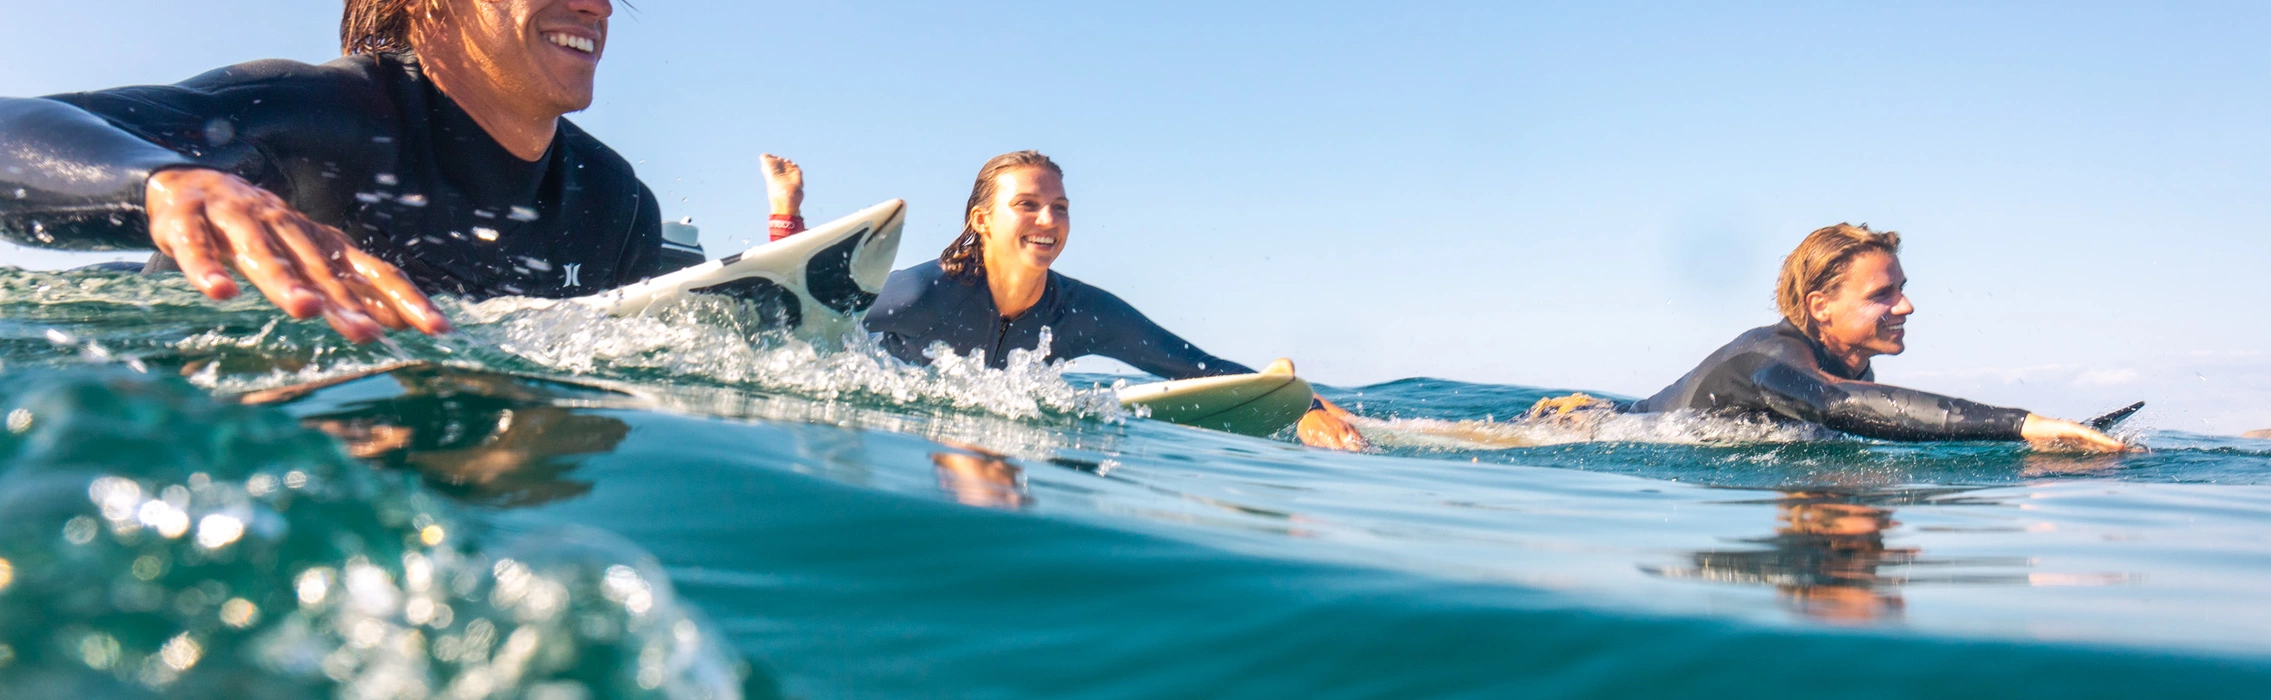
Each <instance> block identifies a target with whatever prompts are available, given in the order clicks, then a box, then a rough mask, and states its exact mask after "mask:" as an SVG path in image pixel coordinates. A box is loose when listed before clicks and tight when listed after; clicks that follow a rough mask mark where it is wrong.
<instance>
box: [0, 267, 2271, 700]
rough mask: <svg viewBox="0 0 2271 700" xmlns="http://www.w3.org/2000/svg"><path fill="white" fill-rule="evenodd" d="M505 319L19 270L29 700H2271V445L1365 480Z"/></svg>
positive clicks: (14, 664) (1704, 459)
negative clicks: (356, 311)
mask: <svg viewBox="0 0 2271 700" xmlns="http://www.w3.org/2000/svg"><path fill="white" fill-rule="evenodd" d="M507 306H509V305H496V304H491V305H483V306H468V305H462V304H453V305H452V306H451V308H452V310H453V311H454V313H455V316H456V317H457V318H459V319H460V321H461V326H463V327H464V330H463V331H462V332H461V333H459V334H456V335H454V336H451V337H447V338H442V339H426V338H416V337H409V336H397V337H396V338H395V340H396V344H394V345H392V346H368V347H354V346H349V345H346V344H344V343H341V342H339V341H337V340H336V339H334V338H332V337H331V336H330V334H329V331H328V330H326V329H324V328H322V327H321V326H320V325H318V324H309V323H298V322H292V321H289V320H280V319H279V317H278V316H277V315H276V314H275V313H274V312H273V310H272V309H270V308H269V307H267V306H266V305H265V304H264V303H262V302H258V301H251V300H239V301H232V302H226V303H218V302H209V301H206V300H203V299H202V298H200V297H198V296H196V295H195V293H194V292H192V291H191V290H189V289H188V288H186V287H184V286H180V285H179V284H178V283H177V282H171V281H165V280H162V279H160V280H150V279H144V278H139V277H134V276H127V275H112V274H106V273H92V272H86V273H78V272H75V273H62V274H56V273H36V272H21V271H12V270H0V363H4V367H0V372H4V373H0V399H4V400H5V401H6V402H7V404H6V406H4V407H0V408H4V409H5V410H6V411H7V415H8V416H9V421H10V422H9V425H8V427H9V429H10V431H9V433H8V437H7V438H6V440H7V441H6V442H4V443H0V447H4V449H0V459H5V462H0V504H4V509H0V530H4V532H5V534H4V535H0V558H4V559H5V561H7V562H9V563H10V566H9V568H8V569H6V571H9V572H10V573H9V577H8V580H9V581H11V582H12V583H11V584H10V585H7V586H5V587H0V615H5V616H6V617H5V618H0V619H4V620H5V623H0V624H4V626H0V631H4V633H5V635H6V636H5V639H4V640H0V641H4V642H5V643H6V644H7V645H8V646H7V648H6V651H5V652H0V659H5V661H6V665H5V666H0V683H6V684H8V685H9V686H11V687H13V688H15V689H16V690H18V691H19V693H18V694H32V695H41V694H44V695H47V696H52V697H67V696H74V695H77V696H85V695H86V694H87V692H88V689H90V688H92V689H99V690H101V691H103V692H104V693H125V692H139V693H149V694H164V695H172V696H211V697H244V696H253V695H258V694H261V693H266V694H269V695H274V696H279V697H289V696H297V695H302V694H308V693H317V694H329V693H337V694H342V695H347V696H372V697H375V696H381V695H385V696H400V695H411V696H415V695H418V694H420V693H424V694H426V695H430V696H443V695H448V694H452V693H455V694H458V695H477V694H480V693H475V692H474V691H483V692H485V693H490V694H494V695H498V696H521V697H584V696H601V697H612V696H636V695H641V694H660V695H673V696H679V697H702V696H733V695H745V696H760V697H762V696H773V695H786V696H792V697H906V696H920V697H1187V696H1210V697H1211V696H1244V697H1288V696H1322V697H1413V696H1438V695H1440V696H1492V697H1497V696H1505V695H1510V694H1516V693H1525V694H1555V695H1587V696H1637V695H1658V694H1662V693H1664V692H1674V693H1681V694H1689V693H1693V694H1702V693H1721V692H1726V693H1731V692H1741V693H1745V694H1750V695H1763V696H1792V697H1794V696H1822V695H1825V694H1828V695H1835V696H1851V695H1925V694H1932V695H1944V694H1963V695H1973V694H1976V695H1989V694H1994V695H2035V696H2053V695H2061V696H2063V695H2074V694H2081V695H2093V696H2095V695H2116V694H2121V695H2134V694H2139V693H2144V692H2149V693H2152V694H2156V695H2167V694H2172V693H2176V692H2195V693H2206V694H2211V695H2243V694H2252V693H2254V692H2256V690H2257V689H2259V688H2261V687H2264V686H2263V684H2264V683H2265V682H2266V681H2271V663H2267V660H2271V642H2267V641H2266V640H2267V639H2271V635H2265V634H2264V633H2263V631H2264V630H2266V629H2271V597H2267V596H2266V595H2265V594H2264V592H2263V591H2265V590H2271V588H2267V587H2266V584H2267V583H2271V531H2267V530H2266V528H2265V527H2264V524H2265V523H2266V522H2271V519H2267V515H2271V486H2266V483H2265V482H2266V480H2271V442H2266V441H2257V440H2243V439H2238V438H2226V437H2214V436H2201V435H2191V434H2185V433H2179V432H2171V431H2154V430H2150V429H2136V432H2134V433H2133V434H2132V435H2130V437H2131V438H2132V439H2134V440H2137V441H2139V442H2141V443H2142V444H2144V445H2147V446H2149V447H2150V449H2149V450H2147V451H2144V452H2138V453H2132V454H2125V455H2118V456H2097V457H2088V456H2071V455H2047V454H2040V453H2035V452H2032V451H2029V450H2026V449H2024V448H2022V447H2017V446H2011V445H2000V444H1972V443H1956V444H1927V445H1906V444H1890V443H1879V442H1872V441H1862V440H1851V439H1838V438H1835V436H1825V435H1818V434H1812V433H1806V432H1801V431H1793V430H1790V429H1787V428H1781V427H1776V426H1770V425H1746V424H1739V423H1731V422H1726V421H1712V420H1704V419H1699V418H1694V417H1674V418H1669V419H1658V418H1646V419H1643V418H1632V419H1629V420H1627V419H1618V421H1617V422H1613V423H1610V424H1605V425H1596V426H1591V427H1588V428H1587V429H1585V430H1582V431H1575V430H1551V429H1540V428H1536V427H1532V426H1523V425H1518V424H1513V423H1510V422H1508V421H1507V420H1506V418H1507V417H1509V416H1513V415H1518V414H1519V413H1520V412H1521V411H1522V410H1523V409H1524V408H1526V407H1527V406H1528V405H1529V403H1530V402H1532V401H1534V400H1536V399H1537V398H1540V397H1542V396H1547V395H1552V394H1557V393H1561V392H1563V391H1565V389H1558V388H1557V389H1543V388H1529V387H1508V386H1492V385H1476V384H1463V383H1458V382H1452V381H1446V380H1438V379H1408V380H1401V381H1397V382H1390V383H1386V384H1381V385H1376V386H1370V387H1360V388H1349V389H1328V390H1327V393H1328V396H1330V397H1332V398H1334V399H1336V400H1338V401H1340V402H1342V403H1343V404H1344V405H1349V406H1352V407H1357V408H1359V411H1360V413H1362V414H1363V415H1365V416H1366V420H1365V421H1364V423H1363V427H1364V428H1365V430H1366V431H1367V433H1368V434H1370V435H1373V436H1374V437H1375V438H1376V441H1377V442H1378V443H1379V444H1380V445H1381V447H1380V449H1379V450H1377V451H1376V452H1375V453H1372V454H1356V455H1352V454H1338V453H1331V452H1325V451H1319V450H1312V449H1308V448H1304V447H1301V446H1299V445H1297V444H1294V443H1293V442H1291V441H1290V440H1289V439H1285V438H1284V437H1283V436H1281V437H1280V439H1276V440H1264V439H1254V438H1245V437H1238V436H1232V435H1226V434H1221V433H1212V432H1206V431H1200V430H1194V429H1188V428H1182V427H1178V426H1173V425H1166V424H1161V423H1157V422H1153V421H1149V420H1146V419H1143V418H1140V417H1136V416H1129V415H1126V414H1124V413H1122V412H1121V411H1119V410H1118V409H1117V408H1116V406H1115V405H1114V403H1113V402H1112V401H1110V400H1109V392H1108V386H1101V385H1108V383H1110V382H1113V381H1125V379H1123V378H1112V377H1099V376H1087V375H1074V376H1065V375H1063V374H1062V373H1061V370H1060V368H1058V367H1055V366H1053V365H1051V364H1049V363H1047V362H1046V359H1045V358H1040V357H1037V356H1025V357H1020V358H1018V361H1017V362H1013V363H1012V367H1011V369H1009V370H1007V371H992V370H985V369H983V368H982V364H980V363H976V362H973V361H970V360H968V359H964V358H949V359H948V360H946V361H944V362H941V363H940V364H939V365H938V366H936V367H934V368H929V369H916V368H909V367H905V366H902V365H899V364H897V363H895V362H892V361H891V360H889V359H888V358H887V357H885V356H883V355H881V354H880V353H878V352H876V351H875V350H874V349H873V348H872V347H871V346H868V345H866V344H864V343H863V342H861V341H860V340H859V339H850V340H848V341H842V342H829V343H823V344H821V345H817V346H816V345H812V344H807V343H801V342H797V341H791V340H786V339H782V338H768V337H758V338H756V339H755V340H752V339H751V336H750V334H749V332H748V324H747V322H746V317H745V316H744V315H742V314H739V313H738V312H737V311H736V310H735V309H732V308H730V307H725V306H715V307H702V306H696V307H689V308H682V309H678V310H674V311H672V312H669V313H665V314H662V315H659V316H657V317H653V318H642V319H605V318H596V317H591V316H589V315H584V314H581V313H580V312H576V311H573V310H565V309H555V310H525V309H523V310H507V309H506V307H507ZM18 410H21V411H22V413H21V414H20V415H22V416H24V418H22V419H21V420H19V419H18V418H17V416H18V415H19V413H17V411H18ZM2145 418H2147V419H2149V418H2150V416H2149V413H2148V415H2147V416H2145ZM2140 422H2144V421H2140ZM19 423H21V425H20V427H19ZM1823 438H1829V439H1823ZM295 473H297V474H299V475H300V476H298V477H293V476H292V474H295ZM295 479H296V480H297V483H298V484H299V485H298V486H290V485H288V484H289V483H291V482H293V481H294V480H295ZM128 484H131V485H132V489H131V491H132V493H128V489H127V488H126V487H127V485H128ZM177 496H178V497H177ZM151 504H156V505H151ZM216 515H218V516H224V517H226V518H228V519H233V520H235V521H237V523H238V525H239V526H241V529H240V530H238V531H236V533H237V534H236V535H235V537H233V538H230V539H228V540H227V541H225V542H223V541H220V540H221V539H222V538H221V535H223V534H227V533H229V532H231V530H230V526H229V525H228V522H227V521H226V520H213V521H211V522H213V523H214V525H215V528H216V529H215V530H213V531H212V533H213V534H211V535H208V534H207V530H206V529H205V527H204V525H205V523H206V522H208V516H216ZM185 521H186V523H187V524H184V522H185ZM168 533H172V534H168ZM342 533H346V534H342ZM208 544H212V545H213V546H207V545H208ZM311 572H312V573H311ZM232 601H243V604H242V605H232V604H231V602H232ZM421 601H423V602H421ZM248 606H249V610H250V611H251V612H250V613H247V610H248ZM443 607H447V608H449V610H450V613H449V615H448V619H438V618H437V614H436V612H437V611H438V610H440V609H441V608H443ZM240 623H241V624H240ZM523 630H527V631H525V632H524V631H523ZM182 640H186V641H182ZM444 640H448V641H446V642H445V641H444ZM515 640H518V641H515ZM191 647H195V650H194V653H192V652H191V650H190V648H191ZM476 648H478V649H479V651H478V652H474V651H470V650H472V649H476Z"/></svg>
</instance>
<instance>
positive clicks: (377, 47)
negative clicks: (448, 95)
mask: <svg viewBox="0 0 2271 700" xmlns="http://www.w3.org/2000/svg"><path fill="white" fill-rule="evenodd" d="M346 3H347V4H346V7H345V8H344V9H343V10H342V11H341V12H340V13H339V52H340V53H342V54H379V53H405V52H408V51H409V50H410V18H411V16H412V15H413V14H415V13H417V12H420V11H423V12H425V14H426V16H427V17H432V16H434V15H436V14H439V13H440V12H441V10H442V0H346Z"/></svg>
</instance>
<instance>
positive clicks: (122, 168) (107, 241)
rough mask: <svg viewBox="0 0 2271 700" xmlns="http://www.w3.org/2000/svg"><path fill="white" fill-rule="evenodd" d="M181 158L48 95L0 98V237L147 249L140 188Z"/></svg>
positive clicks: (186, 162)
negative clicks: (46, 96)
mask: <svg viewBox="0 0 2271 700" xmlns="http://www.w3.org/2000/svg"><path fill="white" fill-rule="evenodd" d="M190 165H192V162H191V161H190V159H189V158H187V157H184V156H182V155H181V154H179V153H176V152H174V151H173V150H171V149H168V148H165V147H163V146H160V145H158V144H154V143H151V142H149V141H146V140H144V139H142V138H141V137H138V136H135V135H134V134H131V133H128V132H127V131H126V130H124V129H120V128H118V127H117V126H114V125H112V124H111V123H110V122H108V121H105V120H104V119H103V118H102V117H99V116H96V115H94V114H93V113H90V112H88V111H86V110H83V109H80V108H78V107H74V106H71V105H68V104H64V103H62V102H57V101H55V100H47V99H38V98H20V97H0V237H5V238H7V239H9V240H12V241H16V242H18V243H23V244H25V245H31V246H38V247H43V248H67V249H76V250H118V249H137V248H139V249H149V248H151V247H152V246H153V244H152V242H151V241H150V238H149V235H148V232H147V230H146V229H144V228H143V227H142V226H137V225H134V224H137V223H140V222H141V221H142V218H143V209H142V199H143V194H144V193H143V187H144V186H145V185H146V184H148V182H149V180H150V176H151V175H152V174H154V173H156V172H158V171H160V170H163V169H166V168H175V167H186V166H190Z"/></svg>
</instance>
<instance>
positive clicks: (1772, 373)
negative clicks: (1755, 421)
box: [1751, 361, 2027, 440]
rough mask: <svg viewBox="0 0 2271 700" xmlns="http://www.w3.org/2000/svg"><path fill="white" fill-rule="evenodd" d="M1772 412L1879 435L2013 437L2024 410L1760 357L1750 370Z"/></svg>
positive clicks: (1894, 437) (1882, 437)
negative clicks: (1844, 376) (1829, 373)
mask: <svg viewBox="0 0 2271 700" xmlns="http://www.w3.org/2000/svg"><path fill="white" fill-rule="evenodd" d="M1751 382H1752V383H1753V385H1754V386H1756V387H1757V388H1758V391H1759V397H1760V398H1761V399H1762V400H1764V401H1765V402H1766V404H1767V407H1768V408H1770V409H1772V410H1773V411H1774V412H1775V413H1778V414H1781V415H1783V416H1786V417H1789V418H1794V419H1797V420H1802V421H1808V422H1813V423H1820V424H1822V425H1824V426H1828V427H1829V428H1830V429H1833V430H1837V431H1841V432H1846V433H1851V434H1854V435H1859V436H1862V437H1871V438H1877V439H1879V440H2017V439H2019V430H2020V428H2021V427H2023V426H2024V425H2025V424H2026V419H2027V412H2026V411H2025V410H2022V409H2016V408H2002V407H1997V406H1989V405H1986V404H1982V403H1976V402H1972V401H1966V400H1963V399H1958V398H1954V397H1948V396H1941V395H1939V394H1934V393H1930V392H1924V391H1917V390H1914V389H1903V388H1900V387H1896V386H1887V385H1884V384H1878V383H1875V382H1864V381H1853V380H1845V379H1837V378H1834V377H1830V376H1827V375H1825V374H1823V373H1821V372H1819V371H1816V370H1813V369H1811V368H1805V367H1797V366H1793V365H1791V364H1788V363H1785V362H1773V361H1770V362H1765V363H1762V364H1760V365H1759V367H1758V368H1757V369H1756V370H1755V371H1753V373H1752V374H1751Z"/></svg>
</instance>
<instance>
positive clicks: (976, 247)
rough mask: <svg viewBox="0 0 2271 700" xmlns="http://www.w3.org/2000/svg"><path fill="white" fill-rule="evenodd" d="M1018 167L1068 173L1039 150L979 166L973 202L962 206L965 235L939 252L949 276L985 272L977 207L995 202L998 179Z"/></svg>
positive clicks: (968, 276) (996, 158)
mask: <svg viewBox="0 0 2271 700" xmlns="http://www.w3.org/2000/svg"><path fill="white" fill-rule="evenodd" d="M1018 168H1042V169H1045V170H1048V171H1049V172H1050V173H1053V174H1055V175H1056V176H1057V177H1060V178H1061V177H1064V176H1065V171H1064V168H1060V167H1057V162H1056V161H1053V160H1049V157H1048V156H1045V155H1041V152H1040V151H1017V152H1014V153H1004V154H1001V155H998V156H994V157H993V159H992V160H988V161H986V167H983V168H979V169H978V181H977V183H975V184H972V185H970V205H969V206H967V207H964V208H963V209H962V235H961V236H957V237H955V239H954V242H953V243H951V244H948V245H947V246H946V251H945V252H942V253H939V254H938V267H939V269H941V270H944V271H945V272H946V276H948V277H954V278H959V279H974V278H977V277H980V276H983V275H984V274H985V272H986V242H985V241H984V240H983V239H981V238H979V237H978V228H977V225H976V224H977V220H978V209H979V208H981V207H988V206H993V203H994V196H995V195H997V194H999V190H1000V186H999V185H997V184H995V182H996V181H997V180H999V179H1000V178H1001V174H1002V173H1006V172H1009V171H1011V170H1016V169H1018Z"/></svg>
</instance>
